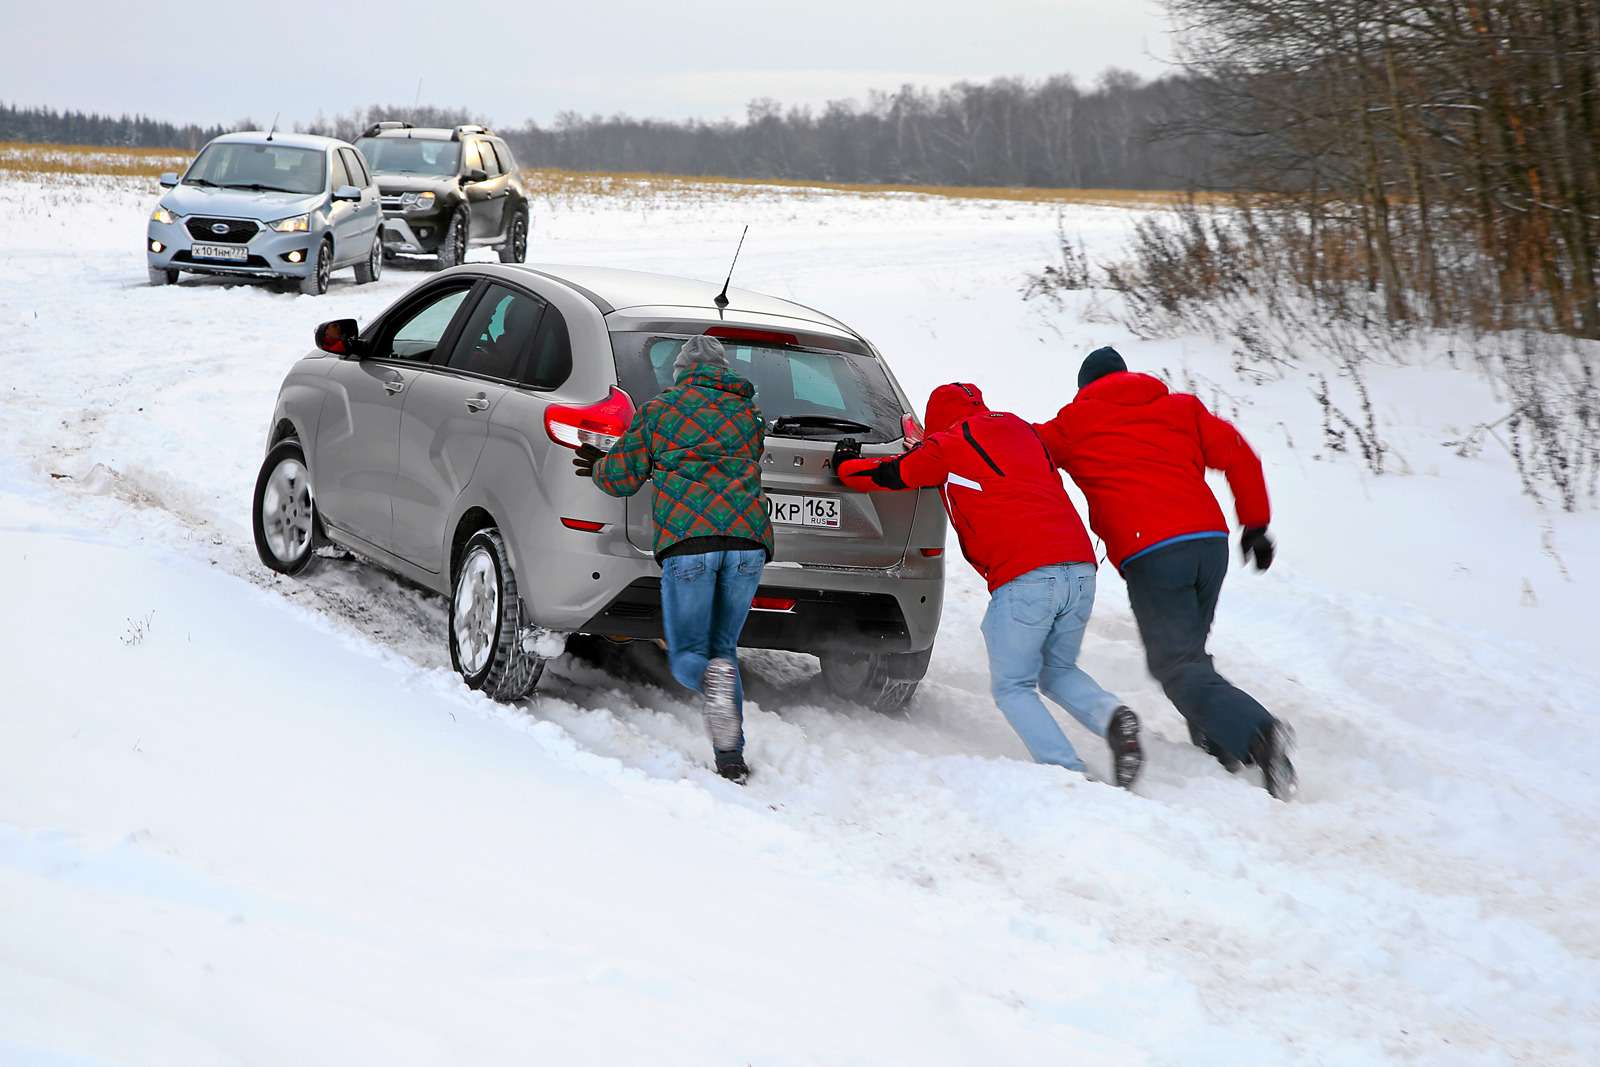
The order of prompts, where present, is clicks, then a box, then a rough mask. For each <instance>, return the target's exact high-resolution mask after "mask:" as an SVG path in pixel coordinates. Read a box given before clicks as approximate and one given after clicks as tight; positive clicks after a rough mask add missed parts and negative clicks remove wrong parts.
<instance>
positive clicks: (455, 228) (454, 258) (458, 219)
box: [439, 207, 471, 270]
mask: <svg viewBox="0 0 1600 1067" xmlns="http://www.w3.org/2000/svg"><path fill="white" fill-rule="evenodd" d="M470 225H471V221H470V220H469V219H468V218H467V209H466V208H464V207H462V208H457V209H456V213H455V214H454V215H451V216H450V225H448V226H446V227H445V231H444V237H443V238H442V239H441V240H440V241H439V269H440V270H445V269H447V268H449V267H455V266H459V265H460V264H462V263H465V262H466V261H467V233H468V227H469V226H470Z"/></svg>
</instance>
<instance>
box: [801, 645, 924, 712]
mask: <svg viewBox="0 0 1600 1067" xmlns="http://www.w3.org/2000/svg"><path fill="white" fill-rule="evenodd" d="M932 656H933V650H932V649H929V650H927V651H926V652H879V653H874V654H870V655H849V654H830V655H824V656H822V657H820V658H821V660H822V680H823V682H824V684H826V685H827V687H828V691H829V692H831V693H832V694H833V695H834V696H836V697H839V698H841V699H843V700H849V701H853V702H854V703H857V704H863V705H865V706H867V707H869V708H872V709H874V710H876V711H880V712H883V713H884V714H885V715H898V714H901V713H903V712H904V711H905V710H906V707H907V705H909V704H910V703H911V698H912V697H913V696H915V695H916V692H917V686H918V685H919V684H920V683H921V682H922V677H923V675H925V674H927V673H928V661H929V660H930V659H931V658H932Z"/></svg>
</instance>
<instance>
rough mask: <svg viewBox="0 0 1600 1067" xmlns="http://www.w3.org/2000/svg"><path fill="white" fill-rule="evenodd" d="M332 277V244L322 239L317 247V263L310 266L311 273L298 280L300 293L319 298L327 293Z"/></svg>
mask: <svg viewBox="0 0 1600 1067" xmlns="http://www.w3.org/2000/svg"><path fill="white" fill-rule="evenodd" d="M332 277H333V242H332V241H330V240H328V239H327V238H326V237H324V238H323V239H322V243H321V244H320V245H318V246H317V261H316V262H315V263H313V264H312V265H311V273H310V274H307V275H306V276H305V277H304V278H301V279H300V291H301V292H302V293H305V294H306V295H307V296H321V295H322V294H323V293H326V292H327V291H328V282H329V280H330V279H331V278H332Z"/></svg>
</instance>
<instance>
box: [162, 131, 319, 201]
mask: <svg viewBox="0 0 1600 1067" xmlns="http://www.w3.org/2000/svg"><path fill="white" fill-rule="evenodd" d="M325 174H326V167H325V166H324V163H323V152H322V150H321V149H320V148H290V147H289V146H287V145H277V144H244V143H242V142H239V141H230V142H227V143H225V144H215V143H214V144H209V145H206V147H205V151H203V152H201V153H200V158H199V159H196V160H195V161H194V164H193V165H192V166H191V167H190V168H189V171H188V173H186V174H185V175H184V176H183V181H184V184H185V185H215V186H218V187H219V188H223V189H257V190H261V191H264V192H277V193H320V192H322V190H323V188H324V185H325V183H326V177H325Z"/></svg>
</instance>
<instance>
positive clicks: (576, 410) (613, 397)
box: [544, 386, 633, 451]
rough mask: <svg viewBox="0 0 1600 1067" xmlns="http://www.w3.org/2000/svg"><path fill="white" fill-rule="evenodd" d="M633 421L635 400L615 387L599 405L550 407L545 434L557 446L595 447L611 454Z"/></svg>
mask: <svg viewBox="0 0 1600 1067" xmlns="http://www.w3.org/2000/svg"><path fill="white" fill-rule="evenodd" d="M631 422H633V400H632V398H631V397H629V396H628V394H627V393H625V392H623V391H622V390H621V389H618V388H617V387H616V386H612V387H611V393H610V395H608V396H607V397H606V398H605V399H604V400H601V401H599V402H598V403H594V404H582V405H580V404H551V405H550V406H549V407H547V408H545V409H544V430H545V433H547V434H549V435H550V440H552V441H554V442H555V443H556V444H558V445H564V446H565V447H567V448H572V449H577V448H581V447H583V446H584V445H593V446H594V447H596V448H598V449H600V450H602V451H610V450H611V448H612V446H613V445H615V444H616V443H617V442H618V441H619V440H621V438H622V435H623V434H625V433H627V432H628V424H629V423H631Z"/></svg>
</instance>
